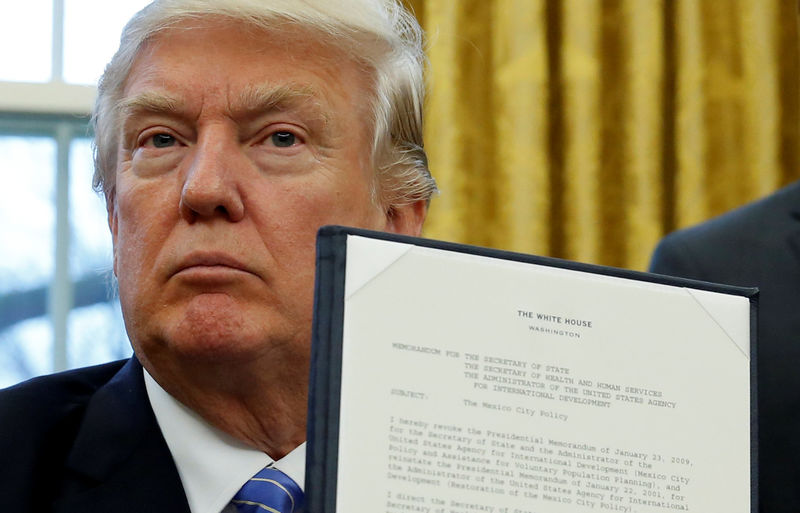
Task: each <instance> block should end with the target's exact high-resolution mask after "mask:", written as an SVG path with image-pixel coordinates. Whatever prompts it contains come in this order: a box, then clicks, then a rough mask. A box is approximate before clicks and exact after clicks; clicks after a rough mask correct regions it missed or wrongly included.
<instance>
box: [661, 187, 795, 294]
mask: <svg viewBox="0 0 800 513" xmlns="http://www.w3.org/2000/svg"><path fill="white" fill-rule="evenodd" d="M797 230H800V181H798V182H794V183H792V184H791V185H788V186H786V187H784V188H782V189H780V190H778V191H776V192H775V193H773V194H771V195H769V196H767V197H765V198H762V199H760V200H757V201H754V202H752V203H749V204H747V205H744V206H742V207H739V208H737V209H735V210H732V211H730V212H727V213H725V214H723V215H721V216H718V217H716V218H714V219H711V220H709V221H706V222H704V223H700V224H698V225H696V226H692V227H689V228H684V229H682V230H678V231H675V232H672V233H670V234H669V235H667V236H666V237H664V238H663V239H662V240H661V241H660V242H659V243H658V245H657V247H656V249H655V252H654V253H653V258H652V261H651V263H650V270H651V271H652V272H657V273H662V274H672V275H677V276H685V277H689V278H696V279H706V280H718V281H725V282H726V283H727V282H734V281H738V280H739V277H741V278H742V279H744V280H747V283H749V284H752V278H750V277H749V276H748V275H749V274H752V272H753V269H752V262H751V260H752V261H755V260H758V259H761V258H764V257H765V256H766V255H770V254H775V253H776V248H778V247H782V246H783V245H785V243H786V239H787V237H788V236H789V234H791V233H793V232H794V231H797Z"/></svg>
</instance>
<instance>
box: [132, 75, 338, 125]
mask: <svg viewBox="0 0 800 513" xmlns="http://www.w3.org/2000/svg"><path fill="white" fill-rule="evenodd" d="M318 97H319V95H318V94H317V93H316V92H315V90H314V89H313V88H311V87H309V86H307V85H293V84H282V85H279V86H273V85H269V84H258V85H252V86H247V87H246V88H244V90H243V91H242V92H241V93H239V95H238V96H237V97H236V98H235V100H234V102H233V105H232V106H231V107H229V111H230V113H231V114H232V115H233V116H234V117H239V116H241V117H245V118H254V117H256V116H259V115H261V114H264V113H266V112H271V111H276V110H277V111H280V110H288V109H292V108H298V107H300V106H306V105H308V106H310V107H311V108H312V110H314V111H316V113H317V114H318V115H319V117H320V118H321V120H322V121H323V123H325V124H327V122H328V121H329V119H328V116H327V115H326V113H325V112H323V109H322V108H320V106H319V103H318V101H317V98H318ZM117 108H118V109H119V113H120V119H128V118H130V117H131V116H136V115H144V114H164V115H173V116H174V115H178V116H181V117H187V118H188V117H190V116H189V113H188V112H187V111H188V109H187V107H186V104H185V102H184V101H183V100H181V99H180V98H179V97H177V96H173V95H171V94H169V93H166V92H155V91H146V92H143V93H141V94H138V95H136V96H132V97H130V98H124V99H123V100H121V101H120V102H119V104H118V105H117Z"/></svg>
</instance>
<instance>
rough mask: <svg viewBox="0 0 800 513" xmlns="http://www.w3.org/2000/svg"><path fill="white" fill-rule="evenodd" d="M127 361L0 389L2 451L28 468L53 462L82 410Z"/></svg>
mask: <svg viewBox="0 0 800 513" xmlns="http://www.w3.org/2000/svg"><path fill="white" fill-rule="evenodd" d="M124 364H125V360H121V361H117V362H112V363H107V364H103V365H97V366H93V367H86V368H82V369H76V370H71V371H66V372H60V373H57V374H51V375H48V376H41V377H38V378H34V379H31V380H28V381H25V382H22V383H20V384H18V385H14V386H12V387H9V388H6V389H3V390H0V426H3V429H2V430H0V451H1V452H2V453H4V454H6V455H8V454H9V453H11V454H18V455H25V457H26V460H27V461H28V462H29V463H30V464H34V463H33V462H34V461H35V460H37V459H38V458H39V457H40V456H41V457H48V458H50V457H57V454H58V453H60V452H62V449H60V446H62V445H63V446H64V449H63V450H66V449H67V448H66V446H67V445H68V444H69V441H70V440H71V438H72V436H74V434H75V433H76V432H77V429H78V427H79V424H80V420H81V417H82V415H83V412H84V411H85V409H86V405H87V404H88V402H89V400H90V399H91V398H92V396H93V395H94V393H95V392H96V391H97V390H98V389H99V388H101V387H102V386H104V385H105V384H106V383H108V381H109V380H111V378H112V377H113V376H114V375H116V374H117V372H118V371H119V370H120V368H122V366H123V365H124Z"/></svg>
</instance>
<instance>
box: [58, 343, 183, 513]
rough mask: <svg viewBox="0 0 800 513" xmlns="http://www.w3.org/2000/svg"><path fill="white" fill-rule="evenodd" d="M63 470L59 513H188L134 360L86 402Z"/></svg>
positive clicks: (137, 365) (138, 368) (176, 475)
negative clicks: (64, 472)
mask: <svg viewBox="0 0 800 513" xmlns="http://www.w3.org/2000/svg"><path fill="white" fill-rule="evenodd" d="M67 467H68V469H67V471H66V476H67V477H66V478H65V481H64V484H63V490H62V493H61V497H62V499H61V500H60V501H59V502H58V504H57V505H56V508H55V511H57V512H61V513H68V512H75V513H77V512H82V513H92V512H98V513H99V512H109V511H114V512H115V513H122V512H128V511H130V512H141V511H147V512H153V513H158V512H162V511H163V512H171V513H172V512H187V513H188V512H189V506H188V504H187V502H186V496H185V494H184V492H183V486H182V485H181V481H180V477H179V476H178V471H177V469H176V467H175V463H174V461H173V459H172V455H171V454H170V452H169V449H168V448H167V444H166V442H165V441H164V437H163V436H162V435H161V431H160V430H159V428H158V424H157V422H156V419H155V415H154V414H153V411H152V409H151V407H150V402H149V400H148V398H147V392H146V390H145V387H144V379H143V377H142V368H141V365H140V364H139V362H138V361H137V360H136V359H135V358H131V360H130V361H129V362H128V363H127V364H126V365H125V366H124V367H123V368H122V369H121V370H120V371H119V373H118V374H117V375H116V376H115V377H114V378H113V379H112V380H111V381H109V382H108V384H106V385H105V386H104V387H102V388H101V389H99V390H98V391H97V393H96V394H95V395H94V397H93V398H92V400H91V401H90V402H89V405H88V407H87V409H86V415H85V417H84V420H83V423H82V425H81V428H80V431H79V433H78V436H77V437H76V439H75V445H74V446H73V449H72V452H71V453H70V456H69V458H68V460H67Z"/></svg>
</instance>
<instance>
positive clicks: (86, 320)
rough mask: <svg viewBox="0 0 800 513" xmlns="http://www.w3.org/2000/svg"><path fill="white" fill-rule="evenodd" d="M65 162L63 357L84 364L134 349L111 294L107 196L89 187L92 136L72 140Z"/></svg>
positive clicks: (70, 362)
mask: <svg viewBox="0 0 800 513" xmlns="http://www.w3.org/2000/svg"><path fill="white" fill-rule="evenodd" d="M69 168H70V173H69V176H70V183H69V189H70V191H69V194H70V199H69V203H70V225H71V227H72V240H71V244H70V275H71V277H72V280H73V292H74V305H75V308H73V310H72V311H71V312H70V314H69V319H68V321H67V322H68V324H67V361H68V363H69V366H70V367H82V366H86V365H93V364H97V363H103V362H108V361H111V360H117V359H120V358H126V357H128V356H130V355H131V352H132V351H131V348H130V344H129V343H128V337H127V335H126V334H125V328H124V325H123V321H122V313H121V312H120V308H119V301H118V300H116V299H115V298H114V294H113V290H114V287H113V283H112V281H113V274H112V267H111V234H110V232H109V230H108V222H107V214H106V207H105V201H104V200H103V198H102V197H101V196H100V195H99V194H98V193H96V192H95V191H94V190H93V189H92V173H93V164H92V148H91V141H90V139H85V138H81V139H74V140H73V141H72V143H71V144H70V159H69Z"/></svg>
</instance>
